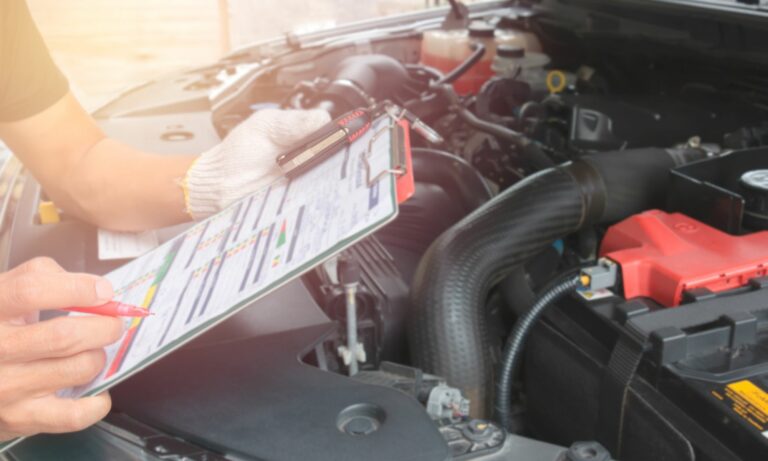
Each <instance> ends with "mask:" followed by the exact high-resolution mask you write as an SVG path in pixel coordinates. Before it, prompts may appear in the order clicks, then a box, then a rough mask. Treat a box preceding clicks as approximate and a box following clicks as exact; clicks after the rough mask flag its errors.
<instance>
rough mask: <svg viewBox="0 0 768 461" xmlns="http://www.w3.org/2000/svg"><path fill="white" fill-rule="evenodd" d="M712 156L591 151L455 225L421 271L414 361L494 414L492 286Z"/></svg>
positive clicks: (660, 192)
mask: <svg viewBox="0 0 768 461" xmlns="http://www.w3.org/2000/svg"><path fill="white" fill-rule="evenodd" d="M703 156H704V154H703V153H702V152H701V151H699V150H694V149H681V150H666V149H656V148H645V149H632V150H624V151H617V152H603V153H598V154H594V155H590V156H585V157H583V158H582V159H580V160H577V161H575V162H572V163H568V164H565V165H561V166H558V167H554V168H549V169H546V170H543V171H540V172H539V173H537V174H535V175H532V176H529V177H527V178H526V179H524V180H523V181H521V182H519V183H517V184H515V185H514V186H512V187H510V188H509V189H507V190H505V191H503V192H502V193H501V194H499V195H497V196H496V197H494V198H493V199H492V200H490V201H488V202H487V203H485V204H484V205H483V206H481V207H480V208H478V209H477V210H475V211H474V212H473V213H471V214H470V215H468V216H466V217H465V218H464V219H462V220H461V221H459V222H458V223H457V224H455V225H454V226H452V227H451V228H449V229H448V230H446V231H445V232H444V233H443V234H442V235H441V236H440V237H438V239H437V240H435V241H434V242H433V243H432V245H431V246H430V248H429V249H428V250H427V252H426V253H425V254H424V256H423V257H422V259H421V261H420V263H419V267H418V269H417V271H416V275H415V276H414V281H413V286H412V291H411V296H412V304H413V308H412V313H411V315H412V318H411V321H410V322H409V339H410V349H411V355H412V357H413V360H414V362H415V363H416V364H417V365H418V366H419V367H420V368H422V369H424V371H426V372H429V373H432V374H436V375H439V376H442V377H444V378H445V379H446V380H447V381H448V382H449V383H450V384H451V385H452V386H456V387H458V388H460V389H461V390H462V391H463V392H464V394H465V395H466V396H467V397H468V398H469V399H470V401H471V402H472V416H473V417H488V416H489V415H490V411H491V402H492V397H493V383H494V377H493V364H494V360H492V358H493V357H494V356H496V355H498V353H497V351H496V350H495V348H494V347H493V345H492V342H491V340H490V338H489V336H488V333H487V331H488V325H487V319H486V315H485V312H484V309H483V308H484V306H485V305H486V298H487V296H488V293H489V291H490V289H491V287H493V286H494V285H495V284H496V283H498V282H499V281H500V280H501V279H502V278H503V277H504V276H505V275H506V274H508V273H509V272H510V271H511V270H512V269H514V268H516V267H518V266H520V265H521V264H523V263H525V262H526V261H527V260H529V259H530V258H532V257H533V256H535V255H536V254H538V253H540V252H541V251H542V250H544V249H546V248H547V247H548V246H550V245H551V244H552V243H553V242H554V241H555V240H557V239H560V238H563V237H565V236H567V235H569V234H571V233H573V232H575V231H577V230H579V229H581V228H583V227H585V226H589V225H593V224H597V223H601V222H612V221H617V220H620V219H623V218H624V217H627V216H629V215H631V214H634V213H638V212H640V211H643V210H646V209H649V208H653V207H657V206H661V205H663V203H664V200H665V198H666V189H667V183H668V181H669V178H668V173H669V170H670V169H671V168H674V167H676V166H678V165H682V164H684V163H687V162H689V161H691V160H695V159H699V158H703Z"/></svg>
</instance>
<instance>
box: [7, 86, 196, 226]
mask: <svg viewBox="0 0 768 461" xmlns="http://www.w3.org/2000/svg"><path fill="white" fill-rule="evenodd" d="M0 138H1V139H3V141H5V143H6V144H7V145H8V146H9V147H10V149H11V150H12V151H13V152H14V154H15V155H16V156H17V157H19V159H20V160H21V161H22V163H24V165H25V166H26V167H27V168H29V169H30V171H31V172H32V174H33V175H34V177H35V178H36V179H37V180H38V181H40V183H41V184H42V186H43V189H44V190H45V191H46V192H47V193H48V195H49V196H50V198H51V199H52V200H53V201H54V202H55V203H56V205H58V206H59V207H61V208H62V209H63V210H64V211H65V212H67V213H70V214H73V215H75V216H77V217H80V218H82V219H85V220H88V221H90V222H92V223H94V224H97V225H99V226H102V227H106V228H111V229H120V230H141V229H147V228H151V227H158V226H163V225H170V224H174V223H178V222H181V221H184V220H188V219H189V217H188V215H187V214H186V213H185V205H184V194H183V193H182V189H181V188H180V186H179V181H181V180H182V178H184V175H185V173H186V171H187V169H188V168H189V166H190V164H191V163H192V162H193V160H194V157H193V156H191V155H189V156H183V155H174V156H171V155H166V156H163V155H154V154H150V153H145V152H141V151H139V150H137V149H134V148H131V147H129V146H126V145H125V144H121V143H119V142H117V141H115V140H112V139H109V138H107V137H106V136H105V135H104V133H103V132H102V131H101V129H99V127H98V126H97V125H96V123H95V122H94V121H93V119H92V118H91V117H90V115H88V113H86V112H85V110H84V109H83V108H82V107H81V106H80V104H79V103H78V102H77V100H76V99H75V98H74V97H73V96H72V94H70V93H68V94H67V95H66V96H64V97H63V98H62V99H60V100H59V101H58V102H56V103H54V104H53V105H52V106H50V107H49V108H47V109H45V110H43V111H42V112H40V113H38V114H36V115H33V116H31V117H29V118H26V119H22V120H18V121H13V122H9V123H0Z"/></svg>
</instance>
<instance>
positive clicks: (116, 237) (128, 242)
mask: <svg viewBox="0 0 768 461" xmlns="http://www.w3.org/2000/svg"><path fill="white" fill-rule="evenodd" d="M159 245H160V242H159V241H158V238H157V233H156V232H155V231H146V232H140V233H133V232H113V231H108V230H104V229H99V259H100V260H102V261H108V260H113V259H130V258H135V257H137V256H141V255H143V254H144V253H146V252H148V251H151V250H154V249H155V248H157V247H158V246H159Z"/></svg>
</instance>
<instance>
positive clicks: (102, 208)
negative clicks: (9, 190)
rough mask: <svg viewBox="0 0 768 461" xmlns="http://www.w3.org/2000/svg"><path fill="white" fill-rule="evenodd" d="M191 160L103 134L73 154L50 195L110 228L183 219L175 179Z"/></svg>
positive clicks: (146, 226)
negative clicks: (75, 160) (149, 150)
mask: <svg viewBox="0 0 768 461" xmlns="http://www.w3.org/2000/svg"><path fill="white" fill-rule="evenodd" d="M193 160H194V157H193V156H183V155H156V154H149V153H146V152H142V151H139V150H136V149H134V148H132V147H129V146H126V145H124V144H121V143H119V142H117V141H115V140H113V139H109V138H104V139H101V140H100V141H99V142H97V143H96V144H94V145H93V146H92V147H91V148H90V149H89V150H88V151H87V152H86V153H85V154H84V155H83V156H82V157H81V158H80V159H79V162H78V164H77V165H75V166H74V167H73V168H72V169H71V170H70V171H71V173H70V174H69V175H67V178H66V179H65V180H64V181H63V183H62V184H61V186H62V187H61V192H60V193H59V194H57V195H59V197H58V198H57V197H55V196H54V197H53V199H54V201H56V202H57V204H58V205H59V206H60V207H62V208H63V209H65V210H66V211H68V212H70V213H73V214H76V215H77V216H78V217H80V218H82V219H85V220H87V221H89V222H92V223H94V224H96V225H98V226H101V227H104V228H107V229H113V230H130V231H138V230H144V229H150V228H155V227H161V226H167V225H171V224H177V223H180V222H183V221H188V220H189V219H190V218H189V215H188V214H187V213H186V211H185V204H184V194H183V191H182V188H181V185H180V183H181V180H182V179H183V178H184V175H185V173H186V171H187V169H188V168H189V166H190V164H191V163H192V162H193Z"/></svg>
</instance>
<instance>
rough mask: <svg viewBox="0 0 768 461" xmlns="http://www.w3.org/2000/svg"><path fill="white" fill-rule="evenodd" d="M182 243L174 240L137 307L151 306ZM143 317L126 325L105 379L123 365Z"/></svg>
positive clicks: (182, 241) (179, 240) (148, 307)
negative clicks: (123, 336) (126, 328)
mask: <svg viewBox="0 0 768 461" xmlns="http://www.w3.org/2000/svg"><path fill="white" fill-rule="evenodd" d="M183 243H184V239H178V240H177V241H176V242H174V244H173V246H172V247H171V250H170V251H169V252H168V254H167V255H166V256H165V259H164V260H163V264H162V266H160V268H159V269H158V270H157V274H156V275H155V279H154V280H153V281H152V285H150V287H149V289H148V290H147V293H146V294H145V295H144V300H143V301H142V303H141V304H140V305H139V307H143V308H144V309H147V310H149V309H150V308H151V307H152V303H154V301H155V299H156V298H157V292H158V290H159V289H160V285H161V284H162V283H163V280H164V279H165V276H166V275H167V274H168V271H169V270H170V268H171V264H173V261H174V260H175V259H176V255H177V254H178V252H179V249H180V248H181V245H182V244H183ZM145 318H147V317H143V318H134V319H133V320H132V321H131V325H130V326H129V327H128V331H127V332H126V333H125V338H124V339H123V341H122V342H121V343H120V347H119V348H118V350H117V353H116V354H115V356H114V358H113V359H112V362H111V363H110V365H109V368H108V369H107V372H106V374H105V376H104V377H105V379H106V378H110V377H112V376H114V375H115V373H117V372H118V371H120V367H121V366H122V365H123V363H124V361H125V357H126V356H127V355H128V352H129V351H130V350H131V345H132V344H133V340H134V339H135V338H136V335H137V334H138V331H139V328H141V325H142V322H143V321H144V319H145Z"/></svg>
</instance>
